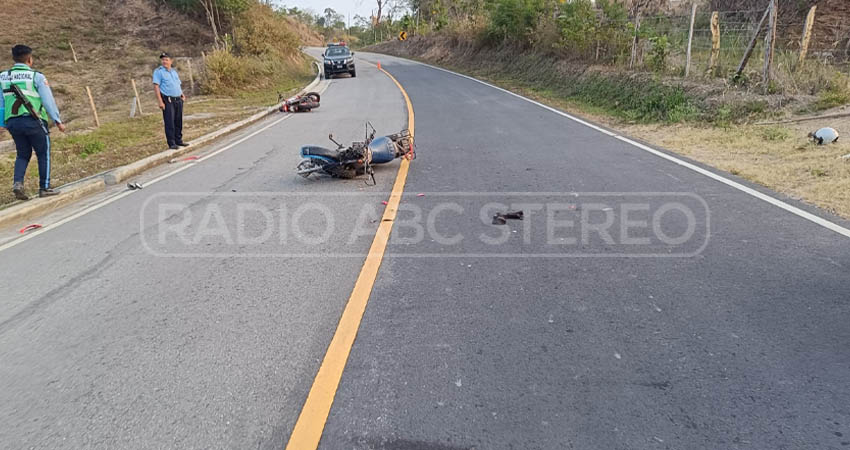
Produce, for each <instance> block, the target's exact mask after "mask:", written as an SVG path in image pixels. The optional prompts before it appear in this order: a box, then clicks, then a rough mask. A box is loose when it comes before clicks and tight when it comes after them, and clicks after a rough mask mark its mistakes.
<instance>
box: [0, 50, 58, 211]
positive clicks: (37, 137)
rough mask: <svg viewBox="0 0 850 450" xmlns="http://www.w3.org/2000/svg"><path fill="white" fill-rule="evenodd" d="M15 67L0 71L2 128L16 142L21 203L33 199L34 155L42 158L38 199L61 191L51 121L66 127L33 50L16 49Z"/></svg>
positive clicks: (16, 180)
mask: <svg viewBox="0 0 850 450" xmlns="http://www.w3.org/2000/svg"><path fill="white" fill-rule="evenodd" d="M12 59H14V60H15V65H14V66H12V68H11V69H9V70H4V71H2V72H0V88H2V90H3V96H2V97H0V128H2V127H5V128H6V129H7V130H9V134H11V135H12V139H13V140H14V141H15V148H16V149H17V151H18V155H17V158H16V159H15V176H14V180H13V185H12V192H14V193H15V197H16V198H18V199H19V200H27V199H28V198H29V197H28V196H27V194H26V193H25V192H24V175H25V174H26V172H27V165H29V161H30V158H31V157H32V153H33V152H35V156H36V158H38V177H39V182H38V196H39V197H48V196H51V195H56V194H58V193H59V191H57V190H54V189H51V187H50V135H49V131H48V128H47V127H48V123H47V119H48V117H50V118H51V119H53V122H55V123H56V127H57V128H59V131H62V132H63V133H64V132H65V125H64V124H63V123H62V119H61V118H60V117H59V109H58V108H57V107H56V101H55V100H54V99H53V93H52V92H51V90H50V85H49V84H48V83H47V79H46V78H45V77H44V75H43V74H42V73H41V72H37V71H35V70H33V69H32V64H33V60H32V49H31V48H29V47H27V46H26V45H16V46H14V47H12Z"/></svg>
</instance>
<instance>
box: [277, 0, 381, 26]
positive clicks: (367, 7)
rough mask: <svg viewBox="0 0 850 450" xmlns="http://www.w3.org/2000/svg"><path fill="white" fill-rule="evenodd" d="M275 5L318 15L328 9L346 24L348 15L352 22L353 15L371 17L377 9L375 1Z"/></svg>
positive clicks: (299, 0)
mask: <svg viewBox="0 0 850 450" xmlns="http://www.w3.org/2000/svg"><path fill="white" fill-rule="evenodd" d="M275 3H276V4H278V5H286V6H288V7H292V6H297V7H298V8H300V9H312V10H313V11H314V12H317V13H319V14H321V13H322V11H324V10H325V8H328V7H330V8H333V9H334V10H336V12H338V13H340V14H342V15H343V16H345V20H346V22H348V15H349V14H351V21H352V22H353V21H354V15H355V14H360V15H361V16H363V17H369V16H371V15H372V10H373V9H377V7H378V4H377V2H376V1H375V0H275Z"/></svg>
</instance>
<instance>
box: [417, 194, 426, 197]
mask: <svg viewBox="0 0 850 450" xmlns="http://www.w3.org/2000/svg"><path fill="white" fill-rule="evenodd" d="M416 196H417V197H424V196H425V194H416Z"/></svg>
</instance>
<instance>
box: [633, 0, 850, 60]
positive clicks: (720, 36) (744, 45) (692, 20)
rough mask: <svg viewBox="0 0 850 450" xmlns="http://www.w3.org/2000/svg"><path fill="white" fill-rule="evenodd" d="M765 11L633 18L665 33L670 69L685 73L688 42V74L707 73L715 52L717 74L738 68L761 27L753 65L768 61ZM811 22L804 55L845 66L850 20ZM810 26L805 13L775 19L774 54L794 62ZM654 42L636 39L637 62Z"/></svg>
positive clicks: (647, 30)
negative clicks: (825, 24)
mask: <svg viewBox="0 0 850 450" xmlns="http://www.w3.org/2000/svg"><path fill="white" fill-rule="evenodd" d="M825 13H826V12H825ZM812 14H813V16H812V17H813V18H814V17H816V16H815V15H814V14H816V12H815V11H814V10H813V11H812ZM715 16H716V19H715V20H716V22H717V23H716V25H717V26H716V27H714V28H713V27H712V20H713V17H715ZM762 16H765V17H767V16H768V13H767V12H766V11H765V10H732V11H710V10H708V9H707V8H698V9H697V10H696V13H695V14H694V15H693V16H692V14H691V11H688V12H687V13H686V14H674V15H670V14H664V15H653V16H648V17H642V18H633V19H632V20H633V21H639V22H638V23H639V30H640V31H639V34H640V35H643V36H664V37H665V38H666V42H665V44H666V47H665V48H664V53H665V58H666V61H665V63H666V67H667V70H669V71H670V72H672V73H674V74H675V73H682V74H684V73H685V72H686V67H685V66H686V65H687V64H688V48H689V47H690V53H691V55H690V73H707V72H709V71H710V69H711V68H712V65H711V63H712V53H714V55H715V61H714V65H713V68H714V74H715V75H717V76H725V75H729V74H730V73H734V72H735V70H736V69H737V67H738V65H739V64H740V63H741V60H742V58H743V57H744V55H745V53H746V52H747V49H748V47H749V46H750V44H751V41H752V40H753V37H754V35H756V33H757V31H759V30H760V31H761V32H760V34H759V38H758V39H757V40H756V41H755V43H754V48H753V51H752V55H751V60H750V66H749V67H750V70H755V69H756V67H759V68H760V67H761V66H762V65H763V64H764V53H765V47H764V42H765V35H766V34H767V29H769V26H770V24H769V20H766V21H765V22H764V24H762ZM760 24H762V26H761V27H760ZM813 24H814V25H813V27H812V29H811V34H810V44H809V45H808V47H807V49H806V50H807V53H806V60H817V61H819V62H821V63H826V64H835V65H841V66H843V65H846V64H847V63H848V62H850V21H846V22H845V23H841V24H840V25H839V26H837V27H836V26H832V27H828V28H827V27H823V28H822V29H819V28H818V23H817V22H816V21H815V22H813ZM806 25H807V21H806V17H803V18H799V19H798V18H790V19H789V18H787V17H784V18H782V19H779V20H777V21H776V25H775V27H776V39H775V42H774V48H775V50H774V51H775V55H777V56H775V57H779V58H783V61H786V62H787V63H788V64H790V61H793V60H794V58H792V56H794V55H797V56H799V55H800V53H801V51H802V50H803V48H802V47H803V36H804V34H805V33H806ZM691 27H693V31H692V32H691ZM653 45H657V44H655V43H654V42H652V40H650V39H643V40H642V41H640V42H638V45H636V46H635V47H636V48H635V49H633V52H637V56H636V57H637V60H638V62H645V60H646V57H647V55H648V54H650V53H651V52H653V51H658V50H657V49H654V48H653ZM634 57H635V56H634V55H633V58H634ZM800 63H802V60H801V61H798V62H796V63H795V67H796V66H798V65H799V64H800Z"/></svg>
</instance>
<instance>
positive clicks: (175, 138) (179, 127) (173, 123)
mask: <svg viewBox="0 0 850 450" xmlns="http://www.w3.org/2000/svg"><path fill="white" fill-rule="evenodd" d="M162 101H163V102H165V109H163V110H162V121H163V122H165V139H166V140H167V141H168V146H169V147H171V146H174V145H177V144H180V143H182V142H183V100H180V97H166V96H164V95H163V96H162Z"/></svg>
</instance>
